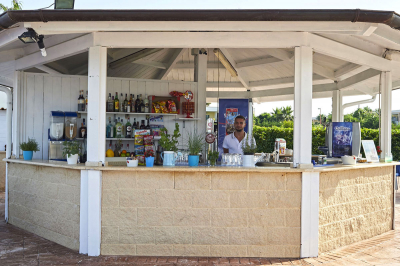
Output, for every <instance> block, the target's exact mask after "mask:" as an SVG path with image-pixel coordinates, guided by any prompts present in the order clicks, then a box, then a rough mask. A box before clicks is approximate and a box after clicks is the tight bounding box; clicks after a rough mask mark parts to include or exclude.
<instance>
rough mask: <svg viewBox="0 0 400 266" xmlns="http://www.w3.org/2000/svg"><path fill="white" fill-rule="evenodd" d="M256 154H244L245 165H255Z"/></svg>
mask: <svg viewBox="0 0 400 266" xmlns="http://www.w3.org/2000/svg"><path fill="white" fill-rule="evenodd" d="M255 166H256V165H255V163H254V154H253V155H243V167H255Z"/></svg>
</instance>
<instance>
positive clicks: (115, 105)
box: [78, 90, 151, 113]
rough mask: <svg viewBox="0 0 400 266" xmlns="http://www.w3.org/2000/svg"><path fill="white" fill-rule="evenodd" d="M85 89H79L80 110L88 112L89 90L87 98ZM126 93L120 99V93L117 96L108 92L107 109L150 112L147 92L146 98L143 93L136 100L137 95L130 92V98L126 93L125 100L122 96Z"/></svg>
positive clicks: (111, 110)
mask: <svg viewBox="0 0 400 266" xmlns="http://www.w3.org/2000/svg"><path fill="white" fill-rule="evenodd" d="M83 94H84V91H83V90H80V91H79V97H78V112H87V107H88V91H86V98H84V97H83ZM123 97H124V95H123V94H122V93H121V96H120V99H119V98H118V93H117V92H116V93H115V97H114V96H111V93H109V94H108V100H107V103H106V111H107V112H125V113H150V112H151V109H150V103H149V99H148V97H147V94H145V97H144V99H142V94H138V95H137V99H136V100H135V95H134V94H130V98H128V94H127V93H126V94H125V100H123V99H122V98H123Z"/></svg>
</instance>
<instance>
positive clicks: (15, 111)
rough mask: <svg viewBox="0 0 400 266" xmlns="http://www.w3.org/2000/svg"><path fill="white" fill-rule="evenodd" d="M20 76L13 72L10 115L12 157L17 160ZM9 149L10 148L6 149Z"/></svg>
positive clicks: (19, 121)
mask: <svg viewBox="0 0 400 266" xmlns="http://www.w3.org/2000/svg"><path fill="white" fill-rule="evenodd" d="M22 76H23V73H22V72H21V71H15V72H14V84H13V114H12V143H13V144H12V156H15V158H17V159H18V158H19V142H20V138H19V137H20V133H21V130H20V125H21V119H20V117H21V111H22V109H21V107H22V105H21V95H22ZM7 149H11V147H7Z"/></svg>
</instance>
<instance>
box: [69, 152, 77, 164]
mask: <svg viewBox="0 0 400 266" xmlns="http://www.w3.org/2000/svg"><path fill="white" fill-rule="evenodd" d="M67 162H68V164H77V163H78V154H72V155H70V156H68V155H67Z"/></svg>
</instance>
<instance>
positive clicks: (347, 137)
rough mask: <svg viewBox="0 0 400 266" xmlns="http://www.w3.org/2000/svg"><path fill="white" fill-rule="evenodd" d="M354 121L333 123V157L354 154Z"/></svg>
mask: <svg viewBox="0 0 400 266" xmlns="http://www.w3.org/2000/svg"><path fill="white" fill-rule="evenodd" d="M352 143H353V123H351V122H333V123H332V157H341V156H344V155H353V154H352V153H353V149H352Z"/></svg>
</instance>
